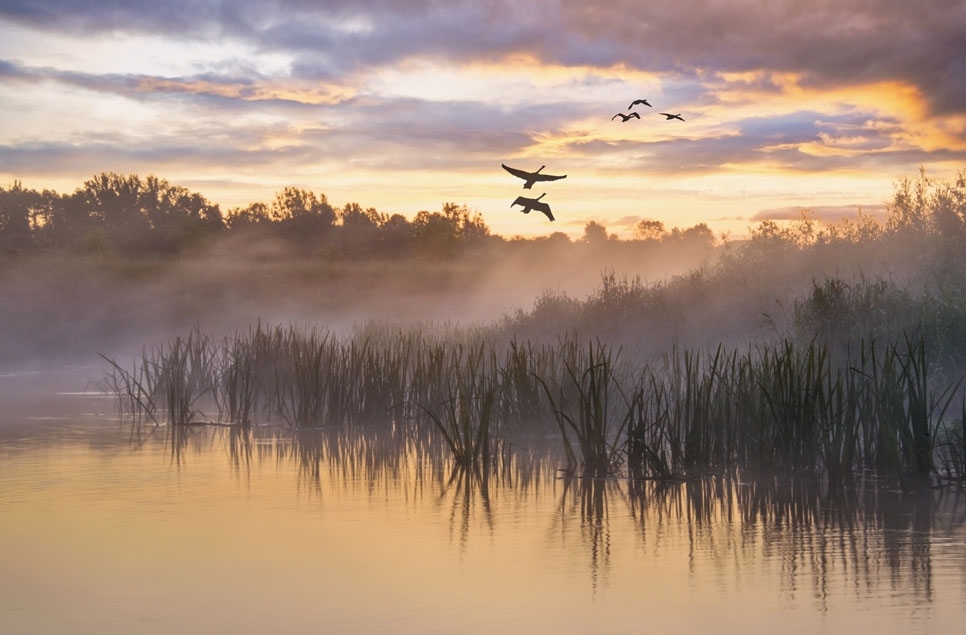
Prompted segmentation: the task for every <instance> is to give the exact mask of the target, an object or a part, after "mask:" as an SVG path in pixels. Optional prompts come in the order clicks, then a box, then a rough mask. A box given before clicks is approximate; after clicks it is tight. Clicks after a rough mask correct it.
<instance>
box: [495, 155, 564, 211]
mask: <svg viewBox="0 0 966 635" xmlns="http://www.w3.org/2000/svg"><path fill="white" fill-rule="evenodd" d="M500 165H502V166H503V169H504V170H506V171H507V172H509V173H510V174H512V175H513V176H516V177H519V178H521V179H523V180H524V181H526V182H525V183H524V184H523V189H525V190H529V189H530V188H531V187H533V184H534V183H536V182H537V181H556V180H558V179H565V178H567V175H566V174H564V175H563V176H554V175H552V174H540V170H542V169H544V168H545V167H547V166H545V165H541V166H540V170H537V171H536V172H525V171H523V170H518V169H516V168H511V167H509V166H508V165H506V164H505V163H501V164H500ZM550 220H553V219H552V218H551V219H550Z"/></svg>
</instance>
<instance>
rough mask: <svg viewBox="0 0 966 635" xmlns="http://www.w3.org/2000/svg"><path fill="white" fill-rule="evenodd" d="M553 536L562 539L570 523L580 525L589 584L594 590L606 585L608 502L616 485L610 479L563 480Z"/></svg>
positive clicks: (615, 490)
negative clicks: (587, 564)
mask: <svg viewBox="0 0 966 635" xmlns="http://www.w3.org/2000/svg"><path fill="white" fill-rule="evenodd" d="M561 482H562V483H563V491H562V492H561V494H560V502H559V504H558V509H557V514H556V516H555V522H554V527H553V533H557V532H559V533H560V535H561V538H563V539H564V540H566V539H567V537H568V536H569V535H570V534H571V531H570V524H571V523H572V522H573V521H574V520H576V521H577V522H578V523H579V536H580V539H581V541H582V542H583V544H584V545H585V546H586V548H587V550H588V552H589V554H588V555H589V556H590V563H589V565H590V576H591V583H592V586H593V588H594V590H595V591H596V590H597V588H598V586H599V585H600V584H601V583H604V584H606V581H607V579H608V577H609V570H610V565H611V540H610V536H611V535H610V513H609V507H610V499H611V498H612V497H613V496H614V495H615V494H617V493H618V492H619V489H620V486H619V482H618V481H617V480H615V479H609V478H564V479H562V481H561Z"/></svg>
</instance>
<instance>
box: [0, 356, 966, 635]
mask: <svg viewBox="0 0 966 635" xmlns="http://www.w3.org/2000/svg"><path fill="white" fill-rule="evenodd" d="M88 378H90V379H94V380H96V379H98V378H99V370H98V369H93V368H91V369H74V370H71V371H63V370H62V371H58V372H50V371H45V372H40V373H35V374H23V373H6V374H3V376H0V399H2V403H3V404H4V408H3V413H2V414H0V561H2V563H3V569H2V571H3V573H2V574H0V624H2V625H3V628H2V629H0V630H2V631H3V632H10V633H99V634H100V633H165V634H166V635H169V634H170V633H173V632H177V633H213V632H232V633H266V632H273V633H318V632H366V633H373V632H376V633H378V632H385V633H390V632H391V633H406V632H413V633H453V632H469V633H476V632H528V633H529V632H555V633H576V632H611V633H614V632H616V633H640V632H714V633H743V634H746V633H776V632H781V633H816V632H827V633H845V632H855V631H856V629H875V630H876V631H877V632H879V633H899V632H902V633H949V632H958V630H959V628H960V627H961V625H962V624H963V623H966V498H964V497H963V496H962V495H961V494H958V493H956V492H954V491H949V490H930V491H926V492H919V493H908V492H901V491H895V490H888V489H883V488H880V487H875V486H872V485H866V486H864V487H862V488H857V489H854V490H847V491H842V492H829V491H827V489H826V488H824V487H823V486H822V484H821V483H817V482H814V480H812V479H810V478H808V477H805V476H802V475H798V476H796V475H782V476H781V477H780V478H776V477H772V478H768V479H763V478H752V477H749V476H747V475H737V474H736V475H730V476H728V477H720V478H715V479H709V480H706V481H700V482H689V483H685V484H663V485H662V484H658V483H653V482H632V481H628V480H620V479H599V480H589V479H588V480H584V479H564V478H558V476H559V475H558V472H557V468H558V467H559V466H560V464H561V462H560V457H559V456H558V454H557V452H556V451H555V449H554V448H555V445H554V444H553V441H552V440H550V442H549V443H550V445H549V446H548V447H547V448H545V447H544V446H543V444H541V443H539V442H538V441H536V440H530V441H528V442H522V441H520V440H518V441H517V442H516V443H514V444H510V443H507V444H506V445H505V447H504V452H503V454H502V458H501V460H500V461H499V462H498V464H497V466H496V468H495V469H493V470H491V471H489V472H488V473H486V474H482V473H478V474H477V473H469V474H467V473H462V472H459V471H455V472H454V471H453V468H452V466H451V464H450V463H449V462H448V460H447V457H446V454H445V451H444V448H443V447H442V446H441V445H440V444H439V442H438V440H433V439H432V438H427V437H426V436H425V435H421V434H417V433H415V432H414V431H413V430H412V429H410V428H408V427H407V426H405V425H400V426H398V427H397V428H395V429H392V430H387V429H371V430H367V429H352V430H323V431H317V432H309V433H301V434H293V433H290V432H286V431H283V430H275V429H259V430H254V431H251V432H244V431H240V430H237V429H228V428H193V429H187V430H182V431H180V432H177V433H173V432H172V431H169V430H167V429H166V428H150V427H145V428H144V429H143V430H142V434H141V435H132V434H131V429H130V427H129V426H128V425H126V424H125V423H124V422H121V421H119V420H117V418H116V417H115V415H114V409H113V401H112V400H111V399H110V398H104V397H103V396H99V395H97V394H95V393H91V392H87V391H89V390H91V388H92V386H93V384H91V383H88V381H87V379H88Z"/></svg>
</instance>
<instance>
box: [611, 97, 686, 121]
mask: <svg viewBox="0 0 966 635" xmlns="http://www.w3.org/2000/svg"><path fill="white" fill-rule="evenodd" d="M637 104H643V105H644V106H647V107H648V108H653V107H654V106H652V105H651V104H649V103H647V100H646V99H635V100H634V101H632V102H631V105H630V106H628V107H627V109H628V110H630V111H633V110H634V106H636V105H637ZM660 114H662V115H664V116H665V117H666V118H667V119H666V120H665V121H670V120H672V119H680V120H681V121H684V117H682V116H681V113H677V114H671V113H669V112H662V113H660ZM618 117H620V118H621V121H622V122H624V123H626V122H627V120H629V119H640V118H641V115H640V113H638V112H628V113H627V114H626V115H625V114H624V113H622V112H619V113H617V114H616V115H614V116H613V117H611V118H610V120H611V121H614V120H615V119H617V118H618Z"/></svg>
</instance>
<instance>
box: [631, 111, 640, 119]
mask: <svg viewBox="0 0 966 635" xmlns="http://www.w3.org/2000/svg"><path fill="white" fill-rule="evenodd" d="M630 116H631V117H637V118H638V119H640V118H641V116H640V115H639V114H637V113H636V112H632V113H631V114H630Z"/></svg>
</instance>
